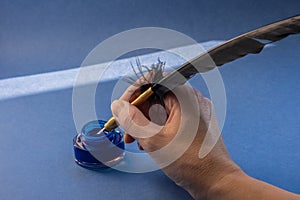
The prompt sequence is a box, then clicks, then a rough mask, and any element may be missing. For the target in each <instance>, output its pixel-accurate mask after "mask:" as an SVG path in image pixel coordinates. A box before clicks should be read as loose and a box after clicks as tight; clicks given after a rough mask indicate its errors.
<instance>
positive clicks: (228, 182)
mask: <svg viewBox="0 0 300 200" xmlns="http://www.w3.org/2000/svg"><path fill="white" fill-rule="evenodd" d="M249 178H250V177H249V176H248V175H247V174H245V173H244V172H243V171H242V170H236V171H233V172H231V173H228V174H226V175H224V176H223V177H222V178H220V179H219V180H218V181H217V182H215V184H213V185H212V186H211V187H210V189H209V190H208V192H207V196H206V199H207V200H211V199H221V198H223V199H226V198H225V197H226V196H228V195H229V194H230V193H232V192H234V190H236V189H238V188H239V183H238V182H247V181H248V179H249Z"/></svg>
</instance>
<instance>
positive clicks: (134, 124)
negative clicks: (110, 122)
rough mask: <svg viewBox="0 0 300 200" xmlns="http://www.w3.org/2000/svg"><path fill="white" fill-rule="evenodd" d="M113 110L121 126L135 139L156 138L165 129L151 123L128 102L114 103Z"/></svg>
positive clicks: (119, 101) (118, 101)
mask: <svg viewBox="0 0 300 200" xmlns="http://www.w3.org/2000/svg"><path fill="white" fill-rule="evenodd" d="M111 110H112V113H113V116H114V117H115V118H116V120H117V122H118V123H119V125H120V126H122V128H123V129H124V130H125V131H126V132H127V133H128V134H130V135H131V136H132V137H134V138H148V137H151V136H154V135H155V134H157V133H159V132H160V131H161V129H162V128H163V127H162V126H159V125H157V124H155V123H153V122H151V121H149V120H148V119H147V118H146V117H145V116H144V114H143V113H142V112H141V111H140V110H139V109H138V108H137V107H135V106H133V105H131V104H130V103H128V102H126V101H123V100H116V101H114V102H113V103H112V104H111Z"/></svg>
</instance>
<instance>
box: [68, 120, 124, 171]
mask: <svg viewBox="0 0 300 200" xmlns="http://www.w3.org/2000/svg"><path fill="white" fill-rule="evenodd" d="M105 123H106V121H103V120H96V121H91V122H88V123H87V124H85V125H84V126H83V128H82V131H81V133H79V134H77V135H76V136H75V138H74V140H73V146H74V154H75V162H76V163H77V164H78V165H80V166H82V167H85V168H90V169H105V168H108V167H112V166H114V165H116V164H118V163H119V162H120V161H121V160H122V159H123V157H124V154H125V153H124V141H123V134H122V133H121V132H120V131H119V130H113V131H111V132H108V131H106V130H105V129H103V128H104V124H105Z"/></svg>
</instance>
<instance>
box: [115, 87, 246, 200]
mask: <svg viewBox="0 0 300 200" xmlns="http://www.w3.org/2000/svg"><path fill="white" fill-rule="evenodd" d="M138 89H139V88H138V87H137V86H135V85H133V86H131V87H130V88H128V89H127V91H126V92H125V93H124V94H123V96H122V97H121V98H120V100H117V101H114V102H113V103H112V105H111V109H112V113H113V115H114V117H115V118H116V120H117V121H118V123H119V124H120V125H121V126H122V127H123V129H124V130H125V132H126V133H125V135H124V140H125V142H127V143H130V142H133V141H134V140H137V141H138V143H139V145H140V147H141V148H142V149H144V150H145V151H146V152H147V153H149V155H150V156H151V157H152V159H153V160H154V161H155V162H156V163H157V164H158V166H160V167H161V168H162V170H163V171H164V172H165V174H166V175H167V176H169V177H170V178H171V179H172V180H173V181H174V182H175V183H176V184H178V185H179V186H181V187H183V188H184V189H186V190H187V191H188V192H189V193H190V194H191V195H192V196H193V197H194V198H197V199H198V198H203V199H205V198H206V197H207V196H208V195H209V191H210V189H211V188H213V187H214V185H215V184H216V183H217V182H218V181H219V180H220V179H222V178H223V177H225V176H227V175H228V174H231V173H236V172H241V170H240V168H239V167H238V166H237V165H236V164H235V163H234V162H233V161H232V160H231V159H230V157H229V155H228V153H227V150H226V147H225V145H224V144H223V140H222V137H221V136H220V130H219V127H218V122H217V119H216V115H215V113H214V109H213V105H212V103H211V101H210V100H209V99H207V98H205V97H203V96H202V95H201V94H200V93H199V92H198V91H197V90H195V89H193V88H191V87H189V86H180V87H178V88H176V89H175V90H174V91H173V93H168V94H166V95H165V97H164V99H163V104H164V106H162V105H160V104H158V103H159V101H157V100H154V101H150V102H149V101H148V102H147V103H145V104H143V105H142V106H141V107H139V108H137V107H135V106H133V105H131V104H130V103H128V102H129V101H132V100H133V99H134V98H135V97H136V96H138V95H139V93H140V91H139V90H138ZM136 91H138V92H136ZM206 137H208V138H209V139H208V140H206V139H205V138H206ZM213 140H214V141H213ZM204 141H206V142H205V143H204ZM207 141H208V142H207ZM206 146H209V147H208V148H211V151H210V152H209V153H208V154H207V155H206V156H199V150H200V148H201V147H203V148H205V147H206Z"/></svg>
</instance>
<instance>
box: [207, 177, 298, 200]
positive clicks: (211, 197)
mask: <svg viewBox="0 0 300 200" xmlns="http://www.w3.org/2000/svg"><path fill="white" fill-rule="evenodd" d="M240 199H245V200H258V199H264V200H282V199H285V200H300V196H299V195H296V194H293V193H291V192H288V191H285V190H282V189H280V188H278V187H275V186H273V185H270V184H268V183H265V182H262V181H259V180H257V179H254V178H252V177H249V176H248V175H246V174H245V173H243V172H237V173H233V174H229V175H227V176H225V177H223V178H222V179H221V180H220V181H219V182H218V183H217V184H216V185H214V187H212V188H211V189H210V191H209V193H208V196H207V200H240Z"/></svg>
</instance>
